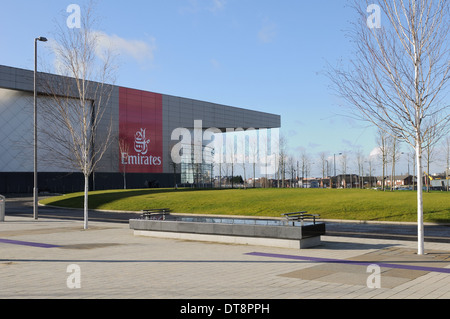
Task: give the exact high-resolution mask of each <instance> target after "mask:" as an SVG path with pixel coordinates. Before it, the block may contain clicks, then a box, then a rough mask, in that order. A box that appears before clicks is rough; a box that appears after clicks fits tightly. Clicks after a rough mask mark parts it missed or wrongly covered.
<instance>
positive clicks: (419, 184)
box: [416, 137, 424, 255]
mask: <svg viewBox="0 0 450 319" xmlns="http://www.w3.org/2000/svg"><path fill="white" fill-rule="evenodd" d="M416 162H417V246H418V247H417V254H418V255H423V254H424V229H423V197H422V195H423V178H422V175H423V173H422V146H421V143H420V137H418V138H417V141H416Z"/></svg>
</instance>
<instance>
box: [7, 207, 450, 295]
mask: <svg viewBox="0 0 450 319" xmlns="http://www.w3.org/2000/svg"><path fill="white" fill-rule="evenodd" d="M82 228H83V223H82V222H80V221H70V220H54V219H52V220H50V219H47V220H46V219H39V220H37V221H35V220H33V219H31V218H23V217H11V216H9V217H8V216H7V218H6V222H4V223H0V282H1V289H0V298H3V299H4V298H14V299H17V298H24V299H30V298H31V299H33V298H52V299H53V298H56V299H58V298H77V299H78V298H87V299H91V298H95V299H98V298H108V299H109V298H113V299H117V298H120V299H137V298H139V299H141V298H146V299H151V298H157V299H192V300H193V299H211V298H213V299H215V298H219V299H293V298H312V299H324V298H327V299H328V298H332V299H337V298H345V299H357V298H364V299H369V298H379V299H387V298H430V299H438V298H442V299H448V298H450V274H449V271H450V243H426V247H425V248H426V252H427V255H424V256H417V255H416V254H415V246H416V243H415V242H411V241H398V240H380V239H369V238H366V239H363V238H347V237H333V236H323V237H322V245H321V246H319V247H316V248H312V249H304V250H295V249H286V248H273V247H264V246H249V245H232V244H218V243H212V242H194V241H183V240H174V239H159V238H148V237H137V236H134V235H133V231H132V230H130V229H129V227H128V225H127V224H113V223H98V222H90V228H89V229H88V230H83V229H82Z"/></svg>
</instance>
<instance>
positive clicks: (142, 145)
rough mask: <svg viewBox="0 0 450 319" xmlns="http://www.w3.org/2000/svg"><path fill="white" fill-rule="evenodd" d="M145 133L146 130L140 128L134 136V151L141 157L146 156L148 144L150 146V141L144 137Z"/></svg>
mask: <svg viewBox="0 0 450 319" xmlns="http://www.w3.org/2000/svg"><path fill="white" fill-rule="evenodd" d="M145 131H146V129H143V128H141V129H140V130H139V131H137V132H136V134H135V136H134V150H135V151H136V152H137V153H140V154H141V155H145V154H147V152H148V144H150V139H146V137H145Z"/></svg>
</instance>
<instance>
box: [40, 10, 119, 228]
mask: <svg viewBox="0 0 450 319" xmlns="http://www.w3.org/2000/svg"><path fill="white" fill-rule="evenodd" d="M79 18H80V27H79V28H77V27H75V28H73V27H72V28H71V27H69V26H68V25H66V24H65V23H64V24H59V25H57V31H56V33H55V38H54V39H52V40H53V41H52V42H53V50H54V53H55V59H56V61H57V63H56V65H57V67H56V70H55V73H58V75H59V77H55V76H52V75H50V74H46V75H43V78H42V83H43V90H44V91H45V93H46V94H47V97H48V98H47V99H46V100H47V102H48V103H45V104H43V110H42V116H43V118H44V121H45V127H43V128H42V136H43V140H42V142H43V143H42V145H44V148H47V149H48V150H50V151H51V152H52V154H54V159H57V160H59V162H60V164H61V166H65V167H68V168H71V169H75V170H78V171H80V172H82V173H83V176H84V229H88V192H89V177H90V175H91V174H92V173H93V172H94V170H95V168H96V167H97V165H98V163H99V161H100V160H101V159H102V157H103V155H104V154H105V152H106V151H107V149H108V148H109V146H110V143H111V132H112V116H109V117H108V116H106V114H105V112H106V110H107V108H106V106H107V104H108V103H109V99H110V96H111V94H112V84H113V82H114V72H115V70H116V66H115V64H114V56H113V54H112V52H111V51H110V50H109V49H108V48H103V47H101V46H100V45H99V43H100V38H99V33H98V31H97V30H95V29H94V26H95V18H94V6H93V3H92V2H91V3H90V4H88V5H87V6H85V7H83V9H82V10H81V12H80V17H79ZM64 22H66V21H64ZM103 49H104V50H103Z"/></svg>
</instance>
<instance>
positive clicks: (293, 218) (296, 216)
mask: <svg viewBox="0 0 450 319" xmlns="http://www.w3.org/2000/svg"><path fill="white" fill-rule="evenodd" d="M281 215H283V216H284V217H285V218H286V220H287V221H288V222H292V226H294V223H295V222H298V221H300V222H301V225H302V226H303V222H304V220H306V219H308V220H309V219H312V220H313V224H314V225H315V224H316V219H319V218H320V215H316V214H308V212H306V211H304V212H296V213H285V214H281Z"/></svg>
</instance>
